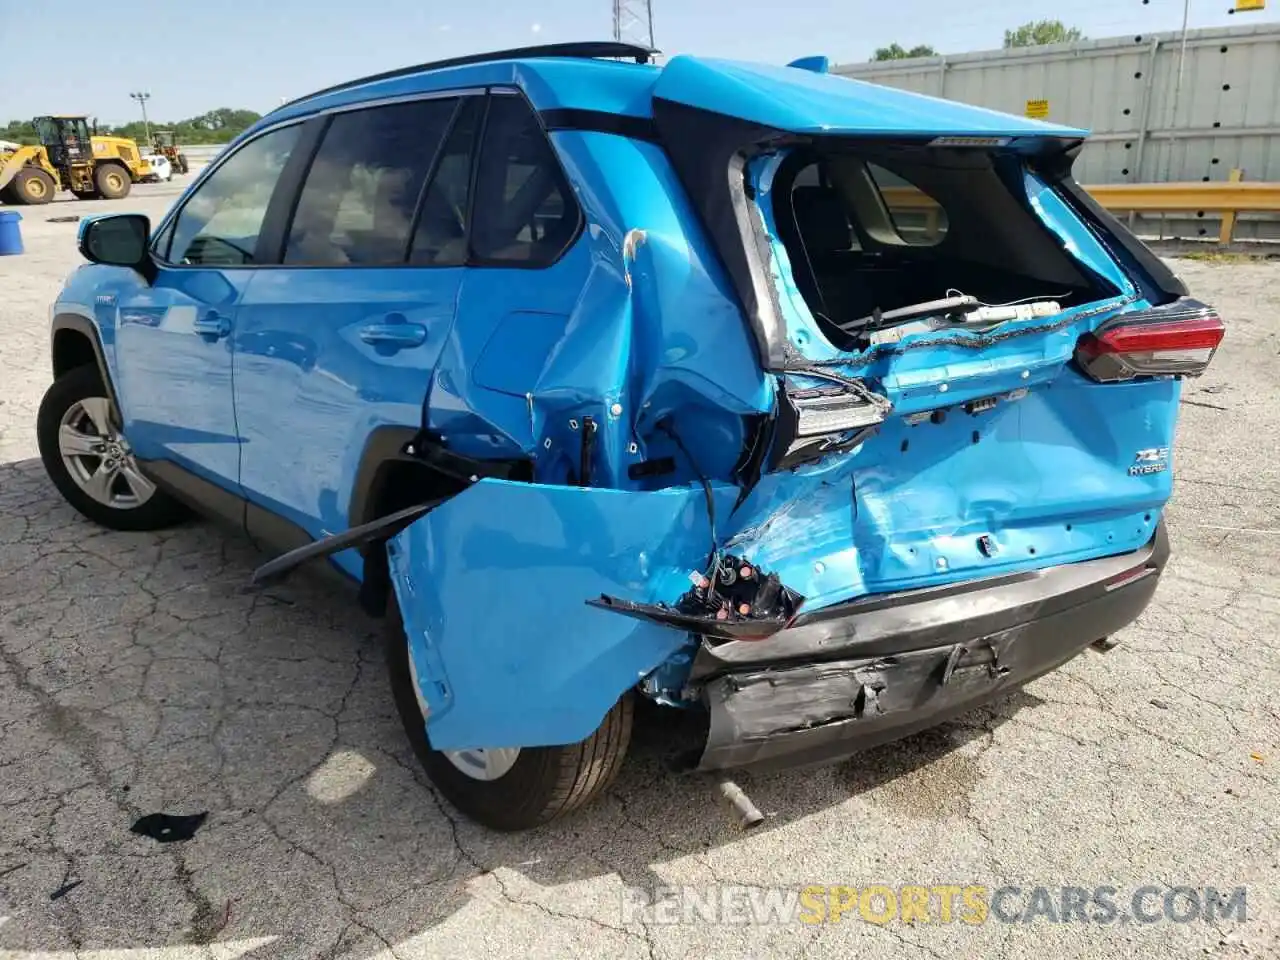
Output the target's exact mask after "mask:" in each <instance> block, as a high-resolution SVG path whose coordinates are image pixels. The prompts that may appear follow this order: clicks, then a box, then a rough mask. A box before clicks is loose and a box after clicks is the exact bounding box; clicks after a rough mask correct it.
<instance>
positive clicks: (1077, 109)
mask: <svg viewBox="0 0 1280 960" xmlns="http://www.w3.org/2000/svg"><path fill="white" fill-rule="evenodd" d="M1181 39H1182V38H1181V34H1178V33H1161V34H1149V35H1147V36H1131V37H1116V38H1112V39H1107V40H1091V41H1085V42H1082V43H1078V44H1060V45H1054V46H1046V47H1029V48H1020V49H1015V50H992V51H985V52H980V53H966V54H959V55H952V56H945V57H929V58H922V59H914V60H894V61H885V62H880V63H858V64H846V65H842V66H838V67H836V68H835V71H834V72H836V73H840V74H843V75H845V76H849V77H856V78H857V79H859V80H869V81H872V82H874V83H882V84H886V85H888V86H891V87H899V88H902V89H905V90H915V91H917V92H919V93H928V94H932V95H934V96H942V97H946V98H948V99H950V100H960V101H963V102H966V103H973V104H977V105H979V106H984V107H991V108H993V109H996V110H1004V111H1007V112H1009V113H1017V114H1022V113H1024V112H1026V110H1027V103H1028V101H1032V100H1046V101H1048V116H1047V118H1046V119H1048V120H1051V121H1055V122H1059V123H1066V124H1070V125H1072V126H1077V127H1084V128H1086V129H1088V130H1091V131H1092V132H1093V134H1092V136H1091V138H1090V140H1089V143H1088V145H1087V146H1086V147H1085V149H1084V152H1083V153H1082V154H1081V157H1080V159H1079V161H1078V162H1077V164H1076V176H1077V178H1078V179H1079V180H1080V181H1081V182H1082V183H1123V182H1137V183H1152V182H1164V181H1195V180H1226V179H1227V176H1228V174H1229V173H1230V171H1231V170H1232V168H1237V167H1238V168H1240V169H1243V170H1244V175H1245V179H1247V180H1280V24H1276V23H1271V24H1260V25H1257V26H1253V27H1232V28H1220V29H1218V28H1215V29H1205V30H1193V31H1190V32H1189V33H1188V34H1187V44H1186V57H1185V60H1184V61H1183V73H1182V83H1181V88H1180V89H1179V84H1178V65H1179V61H1180V60H1181V59H1182V57H1181V48H1182V43H1181ZM1258 221H1262V222H1258ZM1250 222H1253V223H1254V224H1255V225H1254V226H1253V227H1250V226H1248V225H1247V224H1248V223H1250ZM1264 224H1265V226H1264ZM1144 226H1145V227H1146V228H1148V229H1153V228H1154V226H1155V225H1154V224H1145V225H1144ZM1160 226H1162V227H1168V228H1170V229H1172V231H1173V232H1172V233H1170V232H1169V230H1167V229H1166V230H1163V231H1162V232H1164V233H1165V235H1166V236H1170V235H1176V236H1184V237H1194V236H1197V235H1200V236H1204V235H1206V234H1207V233H1212V231H1208V230H1206V229H1205V225H1204V224H1203V223H1202V222H1201V223H1199V224H1197V223H1192V222H1188V221H1183V222H1181V223H1178V224H1168V223H1164V224H1161V225H1160ZM1241 227H1242V232H1241V236H1250V235H1253V236H1263V235H1265V236H1272V235H1275V236H1277V237H1280V230H1277V229H1276V228H1280V224H1277V223H1275V221H1274V218H1269V217H1268V218H1261V217H1246V218H1242V222H1241ZM1259 227H1262V229H1261V230H1259V229H1258V228H1259Z"/></svg>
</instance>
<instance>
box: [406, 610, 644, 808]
mask: <svg viewBox="0 0 1280 960" xmlns="http://www.w3.org/2000/svg"><path fill="white" fill-rule="evenodd" d="M386 626H387V632H386V658H387V669H388V672H389V673H390V677H391V693H392V696H393V697H394V698H395V702H396V709H397V710H398V711H399V713H400V720H401V722H402V723H403V724H404V730H405V733H406V735H407V736H408V737H409V742H410V743H411V744H412V745H413V751H414V753H416V754H417V755H418V760H419V761H420V762H421V763H422V766H423V768H424V769H425V770H426V771H427V776H428V777H430V778H431V782H432V783H433V784H435V786H436V787H437V788H438V789H439V791H440V792H441V793H442V794H443V795H444V796H445V798H446V799H447V800H448V801H449V802H450V803H451V804H453V805H454V806H455V807H457V809H458V810H460V811H461V812H462V813H464V814H466V815H467V816H468V817H470V818H471V819H472V820H475V821H476V822H477V823H480V824H483V825H484V826H486V827H490V828H491V829H494V830H502V831H504V832H511V831H517V830H528V829H530V828H531V827H536V826H539V825H541V824H544V823H548V822H550V821H552V820H555V819H557V818H559V817H563V816H565V815H567V814H569V813H572V812H573V811H575V810H578V809H579V808H581V807H584V806H586V805H587V804H588V803H590V802H591V801H592V800H593V799H595V797H596V796H597V795H598V794H599V793H600V792H601V791H602V790H604V789H605V788H606V787H607V786H608V785H609V784H610V783H612V782H613V780H614V778H616V777H617V775H618V771H619V770H620V769H621V768H622V761H623V759H624V758H625V757H626V754H627V746H628V745H629V744H630V742H631V724H632V713H633V703H632V695H631V692H630V691H628V692H627V693H626V694H624V695H623V697H622V699H620V700H619V701H618V702H617V703H615V704H614V705H613V707H612V709H610V710H609V712H608V713H607V714H606V715H605V718H604V720H603V721H602V722H601V724H600V726H599V727H597V728H596V731H595V732H594V733H593V734H592V735H591V736H589V737H588V738H587V739H586V740H583V741H582V742H581V743H575V744H572V745H570V746H567V747H525V748H522V749H521V750H520V751H519V754H518V756H517V757H516V759H515V762H514V764H513V765H512V766H510V768H509V769H507V770H506V772H504V773H502V774H501V775H500V776H497V777H495V778H494V779H489V780H483V779H477V778H475V777H473V776H471V775H469V774H467V773H465V772H463V770H462V769H461V768H460V767H459V766H458V765H456V764H455V762H454V761H453V760H451V759H450V757H449V755H448V754H447V753H445V752H442V751H440V750H433V749H432V748H431V743H430V741H429V740H428V738H427V732H426V724H425V722H424V721H423V715H422V710H421V708H420V707H419V705H418V696H417V691H416V689H415V685H414V677H413V673H412V670H411V668H410V664H409V645H408V640H407V639H406V637H405V632H404V623H403V621H402V620H401V617H400V607H399V605H398V604H397V602H396V598H395V596H394V594H393V595H392V597H391V600H390V602H389V604H388V605H387V621H386Z"/></svg>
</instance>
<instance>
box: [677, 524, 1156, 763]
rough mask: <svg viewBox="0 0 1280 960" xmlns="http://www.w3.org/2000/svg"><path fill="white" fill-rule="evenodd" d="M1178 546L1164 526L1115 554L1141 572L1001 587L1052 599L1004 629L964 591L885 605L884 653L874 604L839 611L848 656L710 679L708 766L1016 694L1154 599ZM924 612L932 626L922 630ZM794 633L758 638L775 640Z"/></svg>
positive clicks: (833, 756)
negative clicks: (1131, 550) (1061, 585)
mask: <svg viewBox="0 0 1280 960" xmlns="http://www.w3.org/2000/svg"><path fill="white" fill-rule="evenodd" d="M1167 554H1168V544H1167V540H1166V539H1165V536H1164V533H1163V529H1161V531H1160V532H1159V533H1158V535H1157V537H1156V538H1155V540H1154V541H1153V543H1152V544H1151V545H1149V546H1148V547H1147V548H1144V550H1142V551H1138V552H1137V553H1136V554H1127V555H1125V556H1122V557H1118V558H1108V559H1115V560H1119V561H1121V563H1120V565H1119V566H1120V567H1121V568H1123V567H1124V566H1126V565H1127V566H1128V567H1129V569H1130V570H1131V571H1134V570H1136V574H1135V575H1133V576H1130V577H1127V578H1126V576H1125V572H1124V570H1123V569H1121V571H1120V573H1118V574H1117V573H1116V572H1115V570H1114V569H1113V566H1114V565H1110V564H1106V563H1103V564H1102V568H1098V567H1094V568H1093V575H1094V576H1093V580H1092V582H1091V583H1089V584H1088V585H1085V586H1077V587H1076V588H1075V589H1074V590H1067V591H1065V592H1061V593H1059V592H1056V591H1055V590H1054V588H1053V586H1052V585H1053V584H1054V583H1055V582H1056V581H1057V578H1056V577H1054V576H1052V575H1051V576H1049V577H1046V578H1032V579H1030V580H1022V581H1017V582H1015V583H1014V584H1012V585H1005V586H1003V587H1000V588H996V589H999V590H1001V591H1005V592H1009V591H1014V592H1016V591H1017V589H1018V587H1019V586H1020V585H1026V584H1031V585H1037V584H1038V585H1039V588H1040V589H1039V592H1040V593H1041V595H1042V596H1043V598H1044V601H1045V603H1044V606H1042V607H1037V606H1036V605H1035V604H1034V602H1029V603H1027V604H1025V605H1022V604H1019V605H1016V606H1017V609H1018V610H1019V613H1018V614H1017V615H1016V616H1014V617H1013V618H1012V622H1008V625H1007V626H1004V627H1003V628H992V626H991V624H990V623H989V622H988V621H987V619H986V618H984V617H981V616H978V617H973V616H968V615H966V609H968V610H969V611H970V612H971V611H972V610H973V609H975V606H974V604H972V603H965V602H963V598H964V597H965V595H964V594H961V595H960V596H961V598H962V602H960V603H958V604H956V603H954V602H953V598H947V597H943V598H934V599H930V600H924V601H922V602H917V603H908V604H903V605H899V606H890V607H882V608H881V611H880V612H881V615H882V616H881V619H886V618H887V619H888V620H889V621H890V623H889V625H890V626H891V627H893V628H894V629H891V630H888V631H881V633H882V634H886V635H887V634H893V633H894V632H895V630H896V633H897V636H896V639H895V642H894V644H893V652H875V651H876V649H877V648H878V647H879V645H880V643H881V642H882V641H883V640H884V639H885V637H884V636H881V637H878V638H877V637H876V635H875V634H876V628H875V624H876V619H877V615H876V614H875V613H870V614H865V615H863V616H856V615H853V614H850V615H849V616H847V617H846V618H845V619H844V620H836V621H831V620H828V621H826V622H827V623H828V624H830V623H843V624H846V625H847V629H846V630H845V636H844V638H843V646H841V645H840V641H836V645H837V646H838V647H839V651H838V652H839V653H841V654H843V655H842V656H840V657H839V658H838V659H825V658H824V659H812V658H811V659H810V661H809V662H804V663H795V664H790V665H782V664H771V663H768V662H758V663H754V664H751V665H749V666H743V667H741V668H738V669H735V670H733V671H732V672H729V673H724V674H722V675H719V676H717V677H715V678H714V679H711V680H709V681H707V682H706V683H705V685H704V687H703V698H704V700H705V702H706V704H707V708H708V710H709V712H710V729H709V732H708V735H707V743H706V747H705V749H704V751H703V755H702V759H701V762H700V764H699V768H700V769H702V770H721V769H725V768H731V767H741V766H749V767H752V768H756V769H777V768H780V767H794V766H803V765H809V764H817V763H830V762H834V761H836V760H840V759H843V758H845V757H848V756H850V755H851V754H853V753H856V752H858V751H859V750H864V749H867V748H868V747H873V746H877V745H879V744H882V743H887V742H889V741H892V740H897V739H899V738H901V737H904V736H907V735H908V734H911V733H914V732H916V731H918V730H922V729H925V728H927V727H931V726H934V725H936V724H938V723H941V722H943V721H944V720H947V719H950V718H951V717H954V716H956V715H958V714H960V713H963V712H965V711H967V710H971V709H973V708H974V707H976V706H979V705H981V704H983V703H986V702H989V701H991V700H993V699H995V698H997V697H1000V696H1002V695H1005V694H1007V693H1009V692H1011V691H1013V690H1015V689H1017V688H1018V687H1020V686H1022V685H1023V684H1025V683H1028V682H1030V681H1031V680H1034V679H1036V678H1037V677H1039V676H1041V675H1043V674H1045V673H1048V672H1049V671H1050V670H1053V669H1055V668H1056V667H1058V666H1060V665H1061V664H1063V663H1065V662H1066V661H1068V660H1070V659H1071V658H1072V657H1075V656H1076V655H1077V654H1079V653H1081V652H1082V651H1084V649H1085V648H1086V647H1088V646H1089V645H1091V644H1093V643H1095V642H1097V641H1098V640H1100V639H1102V638H1104V637H1107V636H1109V635H1110V634H1112V633H1114V632H1115V631H1117V630H1120V629H1122V628H1123V627H1125V626H1128V625H1129V624H1130V623H1132V622H1133V621H1134V620H1135V619H1136V618H1137V617H1138V615H1139V614H1140V613H1141V612H1142V611H1143V610H1144V609H1145V608H1146V606H1147V604H1148V603H1150V601H1151V598H1152V596H1153V594H1154V593H1155V589H1156V585H1157V583H1158V581H1159V578H1160V573H1161V569H1162V567H1163V565H1164V562H1165V559H1166V558H1167ZM1098 563H1099V561H1088V562H1087V563H1086V564H1073V565H1069V566H1090V565H1095V564H1098ZM1065 569H1067V566H1064V567H1059V568H1054V570H1052V571H1049V573H1050V574H1054V573H1056V572H1058V571H1062V570H1065ZM1103 569H1105V573H1104V572H1103ZM981 592H983V593H986V594H987V596H986V598H985V599H986V600H987V601H990V600H992V599H997V598H998V596H999V595H998V594H994V593H993V592H992V588H990V587H988V588H987V589H986V590H985V591H981ZM974 593H975V592H974V591H970V592H969V594H968V599H969V600H970V601H972V600H974V599H976V598H975V596H974ZM1064 601H1065V602H1064ZM940 603H941V604H944V605H946V604H951V609H950V612H949V614H948V615H947V616H945V617H942V616H931V613H933V614H936V613H939V612H941V610H942V609H944V608H937V605H938V604H940ZM930 605H933V606H934V607H935V609H934V610H932V611H931V610H930ZM913 619H919V620H920V621H921V622H922V623H923V624H924V626H923V627H922V628H921V629H919V630H913V629H912V626H911V622H912V620H913ZM944 621H945V622H944ZM854 622H856V629H857V632H858V634H859V635H860V634H861V631H862V630H863V629H864V628H869V630H870V633H871V634H872V636H871V638H870V640H869V641H868V642H866V643H863V642H861V641H860V638H859V637H855V626H854ZM793 629H794V630H796V631H801V630H804V627H796V628H793ZM789 632H791V631H784V632H783V633H782V634H779V635H778V636H776V637H775V638H774V639H773V640H769V641H766V642H764V643H759V644H756V646H757V647H762V648H764V647H771V646H773V645H774V644H776V643H777V641H778V640H779V639H780V638H781V637H783V636H785V635H786V633H789ZM904 637H905V639H904ZM809 640H810V654H811V655H813V654H816V653H818V651H819V649H820V646H821V643H822V641H821V635H820V634H812V633H811V635H810V637H809ZM924 640H928V643H922V642H921V641H924Z"/></svg>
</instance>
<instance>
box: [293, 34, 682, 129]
mask: <svg viewBox="0 0 1280 960" xmlns="http://www.w3.org/2000/svg"><path fill="white" fill-rule="evenodd" d="M658 52H659V51H657V50H655V49H653V48H652V47H645V46H641V45H640V44H637V43H619V42H615V41H612V40H588V41H584V42H582V43H544V44H541V45H540V46H535V47H513V48H512V49H510V50H492V51H490V52H488V53H472V54H468V55H467V56H465V57H451V58H449V59H448V60H433V61H431V62H429V63H418V64H415V65H413V66H411V67H399V68H397V69H395V70H388V71H386V72H385V73H375V74H372V75H371V76H368V77H361V78H359V79H358V80H348V81H347V82H346V83H339V84H335V85H334V86H332V87H325V88H324V89H323V90H317V91H316V92H315V93H308V94H307V95H306V96H305V97H297V98H296V99H294V100H290V101H289V102H288V103H284V104H281V105H280V106H279V107H277V108H276V109H277V110H281V109H283V108H284V107H290V106H293V105H294V104H295V103H301V102H302V101H303V100H310V99H312V98H313V97H320V96H324V95H325V94H327V93H337V92H338V91H339V90H347V89H349V88H351V87H359V86H363V85H364V84H366V83H376V82H377V81H379V80H394V79H395V78H396V77H407V76H409V75H410V74H413V73H422V72H424V71H426V70H443V69H444V68H445V67H465V66H468V65H469V64H473V63H491V62H493V61H495V60H526V59H531V58H534V57H581V58H583V59H588V60H589V59H595V58H616V59H625V60H634V61H635V62H636V63H648V62H649V61H650V60H652V59H653V55H654V54H655V53H658ZM272 112H273V113H274V112H275V111H272Z"/></svg>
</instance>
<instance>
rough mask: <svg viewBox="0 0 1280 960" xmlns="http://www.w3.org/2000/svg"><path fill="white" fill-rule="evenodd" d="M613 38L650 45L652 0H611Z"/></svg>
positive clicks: (651, 43) (619, 40) (651, 42)
mask: <svg viewBox="0 0 1280 960" xmlns="http://www.w3.org/2000/svg"><path fill="white" fill-rule="evenodd" d="M613 39H614V40H617V41H618V42H619V43H638V44H640V45H641V46H644V47H652V46H653V2H652V0H613Z"/></svg>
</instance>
